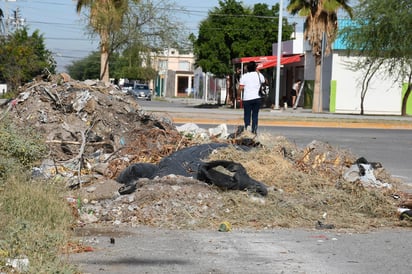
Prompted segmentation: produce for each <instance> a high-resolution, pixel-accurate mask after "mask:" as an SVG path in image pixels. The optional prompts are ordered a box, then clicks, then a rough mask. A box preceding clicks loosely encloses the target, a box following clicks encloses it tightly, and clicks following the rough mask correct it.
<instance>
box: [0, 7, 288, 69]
mask: <svg viewBox="0 0 412 274" xmlns="http://www.w3.org/2000/svg"><path fill="white" fill-rule="evenodd" d="M154 1H160V0H154ZM171 1H172V0H171ZM172 2H175V3H176V4H177V5H178V7H183V8H184V11H183V10H182V11H179V10H178V9H176V11H175V12H174V16H176V17H177V18H178V19H179V20H181V21H183V22H184V23H185V25H186V28H187V29H188V30H189V31H190V32H192V33H197V29H198V26H199V23H200V21H202V20H203V19H205V18H206V17H207V14H208V11H209V10H211V9H213V8H214V7H218V6H219V1H218V0H202V1H199V0H174V1H172ZM286 2H287V1H283V3H284V4H283V5H284V8H285V6H286ZM76 3H77V1H76V0H0V8H1V9H2V10H3V13H4V14H5V17H7V15H10V16H11V15H12V14H13V11H15V10H17V9H18V10H19V15H20V18H23V19H24V21H25V25H26V26H27V27H28V28H29V33H31V32H33V31H34V30H37V29H38V30H39V31H40V33H41V34H42V35H43V37H44V38H45V43H46V47H47V49H49V50H50V51H51V52H53V56H54V58H55V60H56V61H57V71H58V72H62V71H64V67H65V66H66V65H69V64H71V63H72V62H73V61H76V60H79V59H81V58H83V57H85V56H87V55H88V54H89V53H90V52H92V51H95V50H97V49H98V45H99V43H98V40H97V38H94V39H92V38H91V37H89V35H88V34H87V33H86V30H85V24H86V23H85V22H84V20H83V17H82V16H81V15H79V14H77V12H76ZM242 3H243V4H245V5H247V6H253V5H254V4H256V3H265V4H267V5H268V6H272V5H275V4H276V3H278V0H272V1H267V0H266V1H265V0H243V1H242ZM284 10H285V9H284ZM283 14H284V15H285V16H286V12H284V13H283Z"/></svg>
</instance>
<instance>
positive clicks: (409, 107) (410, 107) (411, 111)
mask: <svg viewBox="0 0 412 274" xmlns="http://www.w3.org/2000/svg"><path fill="white" fill-rule="evenodd" d="M407 89H408V84H407V83H405V84H403V85H402V101H403V98H404V96H405V93H406V90H407ZM402 101H401V104H402ZM406 114H407V115H412V94H411V95H409V98H408V102H407V103H406Z"/></svg>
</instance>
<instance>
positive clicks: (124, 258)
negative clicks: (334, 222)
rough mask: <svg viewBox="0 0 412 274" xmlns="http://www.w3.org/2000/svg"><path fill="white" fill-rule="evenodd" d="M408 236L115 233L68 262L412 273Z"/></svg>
mask: <svg viewBox="0 0 412 274" xmlns="http://www.w3.org/2000/svg"><path fill="white" fill-rule="evenodd" d="M411 236H412V233H411V230H410V229H403V230H401V229H392V230H378V231H375V232H369V233H339V232H336V231H325V230H301V229H274V230H264V231H248V230H245V231H241V230H236V231H231V232H218V231H185V230H166V229H155V228H148V227H138V228H129V229H124V230H122V229H120V228H116V229H114V230H113V231H111V232H109V233H107V232H106V231H96V230H95V231H94V232H93V233H92V234H91V235H90V236H85V237H83V238H84V239H85V241H86V244H90V245H92V246H93V248H94V249H95V250H94V251H93V252H87V253H79V254H74V255H72V256H71V259H72V262H73V263H75V264H77V265H79V266H81V268H82V270H83V271H84V273H117V274H134V273H153V274H160V273H185V274H186V273H191V274H206V273H221V274H223V273H225V274H229V273H250V274H252V273H253V274H255V273H261V274H265V273H325V274H331V273H336V274H339V273H342V274H343V273H345V274H347V273H357V274H363V273H364V274H369V273H376V274H379V273H382V274H383V273H385V274H386V273H397V274H403V273H405V274H407V273H408V274H409V273H410V270H411V269H410V268H411V265H412V264H411V258H410V254H411V251H412V237H411ZM111 237H114V240H115V243H114V244H111V243H110V240H109V239H110V238H111Z"/></svg>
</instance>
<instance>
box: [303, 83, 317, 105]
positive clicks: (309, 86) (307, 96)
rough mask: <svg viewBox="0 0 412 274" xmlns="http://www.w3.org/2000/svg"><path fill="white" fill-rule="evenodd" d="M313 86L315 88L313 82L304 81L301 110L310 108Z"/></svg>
mask: <svg viewBox="0 0 412 274" xmlns="http://www.w3.org/2000/svg"><path fill="white" fill-rule="evenodd" d="M314 86H315V80H305V86H304V87H303V90H304V98H303V99H304V100H303V108H305V109H311V108H312V102H313V90H314Z"/></svg>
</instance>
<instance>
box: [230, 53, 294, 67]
mask: <svg viewBox="0 0 412 274" xmlns="http://www.w3.org/2000/svg"><path fill="white" fill-rule="evenodd" d="M301 56H302V55H301V54H296V55H291V56H283V57H281V59H280V64H281V65H286V64H291V63H298V62H300V58H301ZM252 61H255V62H256V63H259V64H258V66H257V69H266V68H270V67H275V66H276V65H277V56H256V57H242V58H236V59H233V63H234V64H236V63H249V62H252Z"/></svg>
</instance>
